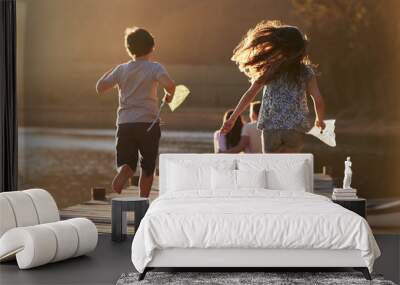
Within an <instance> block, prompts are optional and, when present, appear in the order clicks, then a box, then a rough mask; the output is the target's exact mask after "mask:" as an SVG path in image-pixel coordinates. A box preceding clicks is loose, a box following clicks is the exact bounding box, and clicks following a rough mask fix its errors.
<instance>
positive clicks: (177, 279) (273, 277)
mask: <svg viewBox="0 0 400 285" xmlns="http://www.w3.org/2000/svg"><path fill="white" fill-rule="evenodd" d="M138 276H139V274H138V273H127V274H122V275H121V277H120V278H119V279H118V281H117V285H133V284H140V285H145V284H157V285H163V284H170V285H178V284H179V285H186V284H212V285H219V284H221V285H246V284H252V285H255V284H267V285H298V284H317V285H320V284H321V285H322V284H324V285H347V284H348V285H350V284H351V285H358V284H368V285H395V283H393V282H392V281H388V280H384V279H383V277H382V276H379V275H372V277H373V280H372V281H368V280H366V279H365V278H364V276H363V275H362V274H361V273H359V272H148V273H147V274H146V278H145V279H144V280H142V281H138Z"/></svg>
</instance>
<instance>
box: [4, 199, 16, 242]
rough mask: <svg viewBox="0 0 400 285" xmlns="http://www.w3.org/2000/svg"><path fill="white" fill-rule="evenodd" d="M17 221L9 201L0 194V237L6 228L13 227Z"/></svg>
mask: <svg viewBox="0 0 400 285" xmlns="http://www.w3.org/2000/svg"><path fill="white" fill-rule="evenodd" d="M16 226H17V222H16V221H15V216H14V211H13V209H12V207H11V204H10V202H9V201H8V199H7V198H6V197H3V196H2V195H1V194H0V237H1V236H2V235H3V234H4V233H5V232H7V231H8V230H10V229H12V228H15V227H16Z"/></svg>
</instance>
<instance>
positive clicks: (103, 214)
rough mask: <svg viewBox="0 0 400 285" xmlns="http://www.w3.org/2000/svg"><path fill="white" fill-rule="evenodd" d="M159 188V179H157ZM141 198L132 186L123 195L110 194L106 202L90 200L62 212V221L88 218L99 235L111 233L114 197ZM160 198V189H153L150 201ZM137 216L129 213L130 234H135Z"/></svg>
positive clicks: (137, 190)
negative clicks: (112, 201)
mask: <svg viewBox="0 0 400 285" xmlns="http://www.w3.org/2000/svg"><path fill="white" fill-rule="evenodd" d="M156 182H157V186H158V179H157V181H156ZM132 196H139V189H138V187H137V186H130V187H128V188H127V189H124V190H123V191H122V193H121V194H117V193H110V194H108V195H107V196H106V200H105V201H97V200H90V201H87V202H84V203H82V204H78V205H74V206H71V207H68V208H65V209H61V210H60V216H61V219H72V218H78V217H84V218H88V219H89V220H91V221H93V222H94V223H95V225H96V227H97V230H98V231H99V233H111V199H112V198H114V197H132ZM157 197H158V189H154V188H153V189H152V191H151V194H150V201H153V200H154V199H155V198H157ZM134 218H135V215H134V213H133V212H128V213H127V219H128V234H133V233H134V232H135V229H134V227H133V226H132V225H133V221H134Z"/></svg>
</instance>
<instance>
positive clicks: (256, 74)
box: [231, 21, 311, 84]
mask: <svg viewBox="0 0 400 285" xmlns="http://www.w3.org/2000/svg"><path fill="white" fill-rule="evenodd" d="M306 47H307V37H306V36H305V35H304V36H303V34H302V33H301V32H300V30H299V29H298V28H297V27H294V26H288V25H283V24H282V23H281V22H280V21H262V22H260V23H258V24H257V25H256V26H255V27H254V28H252V29H250V30H249V31H248V32H247V33H246V35H245V36H244V38H243V39H242V41H241V42H240V43H239V44H238V45H237V47H236V48H235V49H234V51H233V56H232V58H231V59H232V61H234V62H236V64H237V65H238V66H239V69H240V71H242V72H244V73H245V74H246V75H247V76H248V77H249V78H250V81H251V82H255V81H257V82H260V83H264V84H265V83H267V82H269V81H270V80H272V79H274V78H276V77H277V76H278V75H279V74H281V73H283V72H286V73H288V75H289V77H290V78H291V79H292V80H294V81H296V82H297V81H298V78H299V75H300V73H301V71H302V69H303V68H304V67H305V66H306V65H309V66H311V62H310V60H309V59H308V56H307V53H306Z"/></svg>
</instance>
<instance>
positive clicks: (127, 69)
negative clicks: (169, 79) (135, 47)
mask: <svg viewBox="0 0 400 285" xmlns="http://www.w3.org/2000/svg"><path fill="white" fill-rule="evenodd" d="M164 74H167V71H166V70H165V68H164V67H163V66H162V65H161V64H160V63H158V62H152V61H148V60H143V59H136V60H131V61H128V62H126V63H123V64H120V65H118V66H117V67H116V68H114V70H113V71H111V73H110V74H108V76H106V77H105V78H104V79H103V80H104V81H105V82H108V83H110V84H113V85H115V86H117V87H118V94H119V107H118V111H117V125H119V124H123V123H151V122H152V121H153V120H154V119H155V118H156V117H157V112H158V109H159V103H158V97H157V87H158V80H159V78H160V77H161V76H162V75H164Z"/></svg>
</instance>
